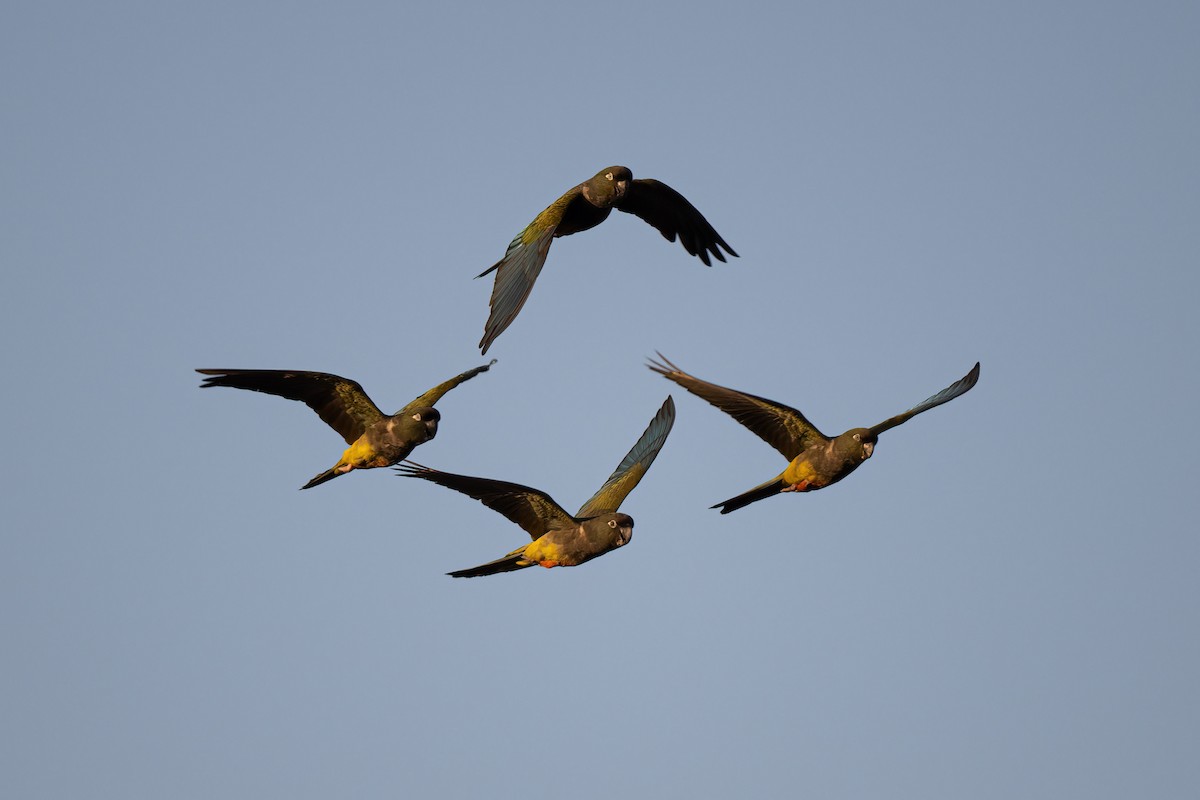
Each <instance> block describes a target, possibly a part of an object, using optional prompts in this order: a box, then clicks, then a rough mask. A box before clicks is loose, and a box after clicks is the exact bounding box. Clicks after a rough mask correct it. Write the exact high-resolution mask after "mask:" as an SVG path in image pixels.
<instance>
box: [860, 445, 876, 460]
mask: <svg viewBox="0 0 1200 800" xmlns="http://www.w3.org/2000/svg"><path fill="white" fill-rule="evenodd" d="M863 452H864V453H866V454H867V458H870V457H871V454H872V453H874V452H875V443H874V442H867V443H866V444H864V445H863Z"/></svg>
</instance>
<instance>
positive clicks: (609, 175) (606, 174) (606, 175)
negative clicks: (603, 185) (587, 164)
mask: <svg viewBox="0 0 1200 800" xmlns="http://www.w3.org/2000/svg"><path fill="white" fill-rule="evenodd" d="M604 177H605V178H607V179H608V180H610V181H611V180H612V173H611V172H606V173H604Z"/></svg>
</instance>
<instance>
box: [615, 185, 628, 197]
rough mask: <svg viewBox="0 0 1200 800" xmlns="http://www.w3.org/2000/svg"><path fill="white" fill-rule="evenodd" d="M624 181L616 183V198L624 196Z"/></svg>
mask: <svg viewBox="0 0 1200 800" xmlns="http://www.w3.org/2000/svg"><path fill="white" fill-rule="evenodd" d="M625 184H626V182H625V181H617V197H624V196H625Z"/></svg>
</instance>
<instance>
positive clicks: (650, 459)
mask: <svg viewBox="0 0 1200 800" xmlns="http://www.w3.org/2000/svg"><path fill="white" fill-rule="evenodd" d="M674 424H675V401H674V400H672V399H671V397H670V395H668V396H667V399H666V401H665V402H663V404H662V408H660V409H658V413H657V414H655V415H654V419H652V420H650V425H649V426H648V427H647V428H646V430H645V432H644V433H643V434H642V438H640V439H638V440H637V444H635V445H634V446H633V448H632V449H631V450H630V451H629V452H628V453H626V454H625V458H623V459H621V463H620V464H618V465H617V469H616V471H615V472H613V474H612V475H609V476H608V480H606V481H605V482H604V485H603V486H601V487H600V490H599V491H598V492H596V494H595V495H593V496H592V499H591V500H588V501H587V502H586V503H584V504H583V508H581V509H579V513H578V514H576V515H575V516H577V517H595V516H599V515H600V514H607V513H609V512H611V511H616V510H617V509H618V508H619V507H620V506H621V502H622V501H623V500H624V499H625V498H626V497H627V496H628V495H629V493H630V492H632V491H633V487H635V486H637V485H638V481H640V480H641V479H642V476H643V475H645V474H646V470H648V469H650V465H651V464H653V463H654V459H655V458H656V457H657V456H658V451H659V450H661V449H662V446H663V443H664V442H666V441H667V434H668V433H670V432H671V426H672V425H674Z"/></svg>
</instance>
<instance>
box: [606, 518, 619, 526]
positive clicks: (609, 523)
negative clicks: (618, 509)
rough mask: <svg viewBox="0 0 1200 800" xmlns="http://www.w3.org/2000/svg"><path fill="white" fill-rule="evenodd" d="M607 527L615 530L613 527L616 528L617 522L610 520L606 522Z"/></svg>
mask: <svg viewBox="0 0 1200 800" xmlns="http://www.w3.org/2000/svg"><path fill="white" fill-rule="evenodd" d="M608 527H610V528H615V527H617V521H616V520H615V519H610V520H609V521H608Z"/></svg>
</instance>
